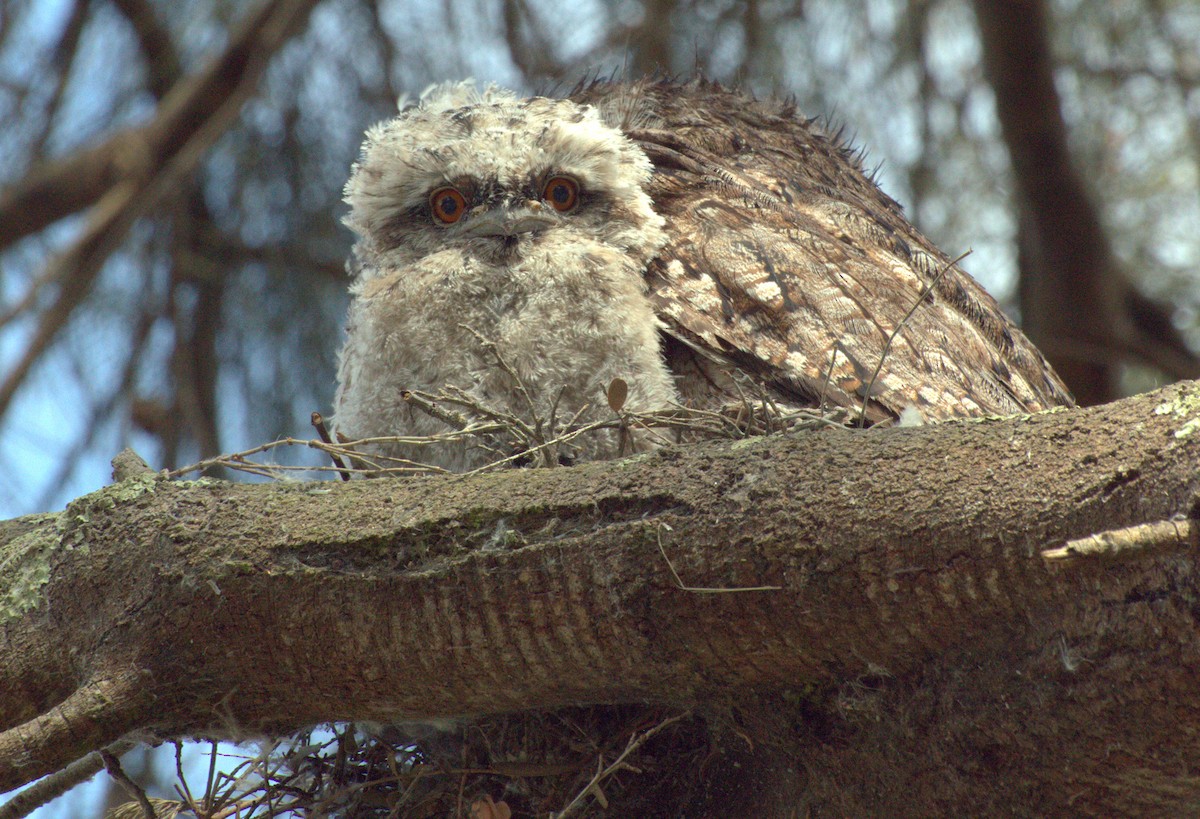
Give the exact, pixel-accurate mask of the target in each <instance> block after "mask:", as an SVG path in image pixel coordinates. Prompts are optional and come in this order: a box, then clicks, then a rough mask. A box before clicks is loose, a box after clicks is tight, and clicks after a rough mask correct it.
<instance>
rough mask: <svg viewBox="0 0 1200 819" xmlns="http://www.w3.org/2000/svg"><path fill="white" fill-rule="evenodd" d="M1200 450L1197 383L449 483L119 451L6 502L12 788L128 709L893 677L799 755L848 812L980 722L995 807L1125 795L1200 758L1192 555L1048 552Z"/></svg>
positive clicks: (427, 714) (490, 708) (681, 694)
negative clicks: (279, 476) (9, 505)
mask: <svg viewBox="0 0 1200 819" xmlns="http://www.w3.org/2000/svg"><path fill="white" fill-rule="evenodd" d="M1198 459H1200V387H1198V386H1197V385H1196V384H1186V385H1178V386H1174V387H1171V388H1168V389H1165V390H1161V391H1159V392H1157V393H1153V394H1150V395H1146V396H1140V397H1138V398H1134V399H1129V400H1126V401H1122V402H1119V403H1115V404H1111V405H1108V406H1105V407H1099V408H1095V409H1090V410H1074V411H1057V412H1051V413H1044V414H1040V415H1036V416H1032V417H1014V418H1007V419H989V420H984V421H980V422H975V423H960V424H944V425H939V426H933V427H925V428H914V429H892V430H868V431H852V430H824V431H815V432H804V433H798V434H790V435H787V436H781V437H775V438H768V439H752V440H750V441H746V442H740V443H736V444H711V445H704V446H697V447H694V448H687V449H679V450H668V451H662V452H659V453H655V454H651V455H645V456H639V457H636V458H633V459H629V460H626V461H620V462H612V463H598V464H589V465H584V466H580V467H576V468H571V469H545V470H515V471H512V472H509V473H504V474H487V475H479V476H475V477H471V478H467V477H463V476H438V477H431V478H421V479H411V480H399V479H397V480H377V481H355V482H351V483H348V484H342V483H337V482H326V483H316V484H275V485H236V484H226V483H217V482H212V483H206V482H198V483H175V482H168V481H163V480H161V479H157V478H151V477H148V476H139V477H134V478H132V479H130V480H127V481H125V482H123V483H120V484H116V485H114V486H112V487H109V488H108V489H105V490H102V491H101V492H98V493H95V494H92V495H89V496H86V497H83V498H80V499H79V500H78V501H76V502H74V503H73V504H71V505H70V506H69V507H68V508H67V510H66V511H65V512H63V513H61V514H56V515H42V516H34V517H28V518H21V519H18V520H15V521H9V522H7V523H4V524H0V590H3V592H2V595H0V617H2V618H3V619H2V620H0V691H4V692H6V694H5V696H4V697H3V698H0V727H3V728H7V729H8V730H6V731H4V732H3V733H0V789H8V788H11V787H13V786H16V785H18V784H20V783H22V782H25V781H28V780H30V779H32V778H34V777H37V776H40V775H42V774H45V773H48V772H50V771H53V770H56V769H58V768H60V767H62V766H63V765H65V764H66V763H68V762H70V761H71V760H73V759H75V758H77V757H79V756H82V755H83V754H85V753H87V752H88V751H91V750H93V749H95V748H99V747H102V746H103V745H105V744H107V743H110V742H112V741H114V740H116V739H118V738H120V737H122V736H124V735H126V734H129V733H131V732H137V731H152V732H156V733H157V734H159V735H162V736H180V735H187V734H204V735H219V736H231V737H238V736H246V735H252V734H256V733H259V732H266V733H274V732H280V731H286V730H288V729H292V728H296V727H298V726H302V725H305V724H311V723H316V722H322V721H328V720H376V721H389V720H401V719H405V720H413V719H428V718H434V717H446V716H455V715H468V714H485V713H499V712H507V711H514V710H519V709H526V708H539V709H547V708H554V707H558V706H563V705H568V704H585V703H601V702H631V701H632V702H643V701H650V702H656V703H664V704H670V705H676V706H683V707H691V706H698V707H703V706H705V705H706V704H711V703H713V702H721V701H728V700H729V699H730V698H736V699H738V700H741V699H743V698H745V697H746V696H747V694H748V692H760V693H764V694H770V695H776V696H777V695H778V694H779V692H781V691H785V690H786V691H790V692H792V695H793V696H796V697H804V696H807V695H806V694H805V693H804V692H806V691H812V690H814V689H815V688H820V687H822V686H826V687H828V686H833V687H837V686H840V685H843V684H850V683H855V681H862V680H877V681H878V680H883V679H891V680H894V681H895V682H894V689H895V690H900V689H905V690H907V691H908V693H907V694H906V695H905V696H906V697H908V698H909V699H907V700H905V702H904V706H903V710H902V712H901V711H894V712H889V715H888V720H884V721H881V720H874V721H872V722H871V723H870V725H871V726H872V727H870V728H869V729H864V730H863V731H862V732H861V733H860V734H857V735H856V737H857V738H856V739H855V743H858V744H851V743H838V744H836V745H829V744H828V743H825V744H822V742H820V741H818V740H814V744H813V752H814V753H813V757H812V758H811V759H809V760H808V761H807V762H806V763H805V764H806V765H810V766H822V765H824V766H827V767H830V766H832V767H831V770H832V771H833V772H832V773H831V774H830V776H831V777H837V776H840V777H842V779H843V780H845V781H843V782H840V783H839V782H836V781H835V780H834V779H830V782H832V783H833V784H837V785H838V787H839V788H842V790H840V791H839V792H838V793H839V799H842V800H843V803H844V804H846V805H847V806H848V808H854V807H855V806H856V805H857V807H859V808H861V807H862V806H863V804H865V803H854V804H851V803H849V802H846V801H845V800H848V799H851V797H852V796H853V794H854V792H855V791H854V788H856V787H860V786H861V783H859V785H854V784H853V781H852V780H853V777H854V771H855V770H856V767H855V765H856V764H857V763H856V760H858V761H861V759H860V757H861V755H862V754H867V753H876V754H878V753H884V754H885V756H884V758H891V755H894V756H895V757H896V758H895V759H894V760H893V763H892V767H893V768H894V770H895V776H897V777H911V776H913V775H914V772H913V766H917V768H918V769H925V768H927V766H928V765H931V764H938V763H936V762H931V761H930V760H934V759H936V758H937V756H938V755H939V754H940V755H944V756H945V757H946V758H947V759H949V760H950V762H947V763H946V764H947V765H958V766H960V768H961V766H962V765H965V764H967V762H964V760H969V763H970V764H971V765H978V764H982V763H980V762H979V760H980V756H979V754H980V753H981V752H980V751H979V748H978V747H976V746H986V747H987V748H992V749H993V750H991V751H988V754H985V755H984V758H985V760H993V761H994V762H995V764H996V765H998V766H999V768H1001V769H1003V772H1004V773H1005V774H1006V776H1007V779H1006V780H1005V781H1006V782H1007V783H1009V785H1011V786H1012V787H1013V788H1016V789H1017V790H1015V791H1005V793H1004V794H1003V796H1004V797H1005V798H1007V799H1017V798H1018V796H1020V797H1021V798H1025V797H1028V798H1029V799H1034V798H1035V797H1036V798H1037V799H1052V800H1058V802H1057V804H1060V805H1064V806H1065V805H1066V800H1067V798H1068V797H1070V798H1072V799H1075V800H1076V801H1075V802H1073V803H1072V804H1073V805H1075V806H1076V807H1079V805H1080V804H1085V803H1088V804H1090V802H1089V801H1088V800H1092V799H1099V800H1100V802H1099V803H1100V804H1110V805H1111V804H1115V803H1114V802H1113V800H1112V789H1113V788H1116V787H1132V786H1131V785H1130V782H1132V781H1133V779H1136V781H1137V782H1142V783H1145V782H1149V783H1150V785H1147V787H1151V786H1154V785H1156V783H1157V784H1161V783H1162V782H1165V781H1167V780H1168V779H1170V777H1174V776H1176V775H1177V772H1178V771H1179V770H1180V769H1181V767H1180V766H1183V767H1182V769H1184V770H1186V769H1187V765H1188V764H1191V765H1192V766H1194V765H1195V764H1196V759H1195V751H1194V747H1193V746H1192V745H1191V744H1190V739H1189V738H1190V737H1191V736H1193V735H1194V732H1195V731H1196V730H1200V706H1198V705H1197V703H1198V702H1200V697H1197V693H1198V692H1197V688H1198V687H1200V683H1197V679H1200V677H1198V676H1197V674H1196V670H1197V667H1200V635H1197V632H1196V624H1195V614H1194V611H1193V608H1192V604H1191V602H1190V601H1191V600H1194V599H1197V597H1198V596H1200V577H1198V576H1197V573H1196V572H1195V555H1194V554H1192V553H1191V551H1190V547H1189V546H1188V542H1184V541H1181V543H1180V547H1179V548H1180V549H1182V550H1183V551H1174V552H1167V553H1166V554H1164V553H1163V551H1162V550H1146V551H1145V555H1146V558H1145V560H1125V561H1122V562H1120V563H1111V562H1104V565H1103V566H1102V567H1100V566H1099V563H1097V562H1091V561H1086V560H1084V561H1077V562H1074V563H1069V564H1067V565H1063V563H1062V562H1061V561H1047V560H1045V559H1044V558H1043V557H1042V552H1043V550H1044V549H1047V548H1054V547H1058V546H1062V545H1063V544H1064V543H1065V542H1066V541H1067V540H1070V539H1078V538H1083V537H1086V536H1088V535H1091V534H1095V533H1098V532H1103V531H1106V530H1111V529H1115V528H1118V527H1121V526H1129V525H1135V524H1139V523H1145V522H1151V521H1160V520H1167V519H1170V518H1171V517H1172V516H1173V515H1176V514H1180V513H1184V514H1187V513H1190V511H1191V509H1192V505H1193V497H1194V496H1195V493H1196V491H1197V489H1198V488H1200V474H1198V473H1197V471H1196V469H1195V463H1196V462H1197V460H1198ZM660 548H661V550H662V551H661V552H660ZM663 552H665V553H666V555H667V556H668V557H669V559H670V563H671V565H672V566H673V567H674V569H675V570H676V571H677V572H678V574H679V576H680V578H681V579H682V581H683V583H684V584H686V585H687V586H689V587H703V588H727V589H735V588H746V587H757V586H780V587H782V589H779V590H775V589H767V590H753V591H743V592H738V591H730V592H728V593H723V594H700V593H694V592H691V591H688V590H686V589H682V588H680V587H679V584H678V583H677V582H676V581H675V579H674V578H673V576H672V570H671V567H669V566H668V565H667V562H666V561H665V560H664V559H663ZM905 681H911V682H912V686H910V687H909V688H905V686H909V683H908V682H905ZM918 683H919V685H918ZM939 697H943V698H945V699H942V700H939V699H938V698H939ZM930 698H932V700H931V699H930ZM925 711H929V712H930V714H931V715H932V716H931V715H926V716H927V717H928V719H934V720H935V723H933V724H930V723H929V722H928V719H926V721H925V722H920V721H918V720H917V716H919V715H921V714H923V713H924V712H925ZM922 718H923V719H925V717H922ZM891 724H895V725H900V726H901V727H903V732H902V733H899V734H895V735H892V734H886V735H885V732H884V731H883V730H882V728H881V727H880V726H882V725H891ZM898 730H899V729H898ZM1048 737H1051V738H1053V742H1051V740H1050V739H1048ZM871 743H878V745H879V748H882V749H884V750H882V751H880V750H878V749H876V750H875V751H871V750H870V748H871V747H874V746H871ZM1114 743H1115V745H1114ZM963 745H971V748H972V749H973V750H972V751H971V753H970V754H966V755H964V754H963V747H962V746H963ZM908 746H912V749H910V750H905V748H906V747H908ZM1114 747H1119V749H1120V754H1121V756H1120V758H1119V759H1118V760H1117V762H1114V757H1113V748H1114ZM997 748H998V749H999V750H996V749H997ZM906 755H911V759H910V758H909V756H906ZM926 757H928V759H927V758H926ZM1130 759H1134V760H1135V762H1136V764H1135V765H1131V764H1127V763H1128V762H1129V760H1130ZM955 760H956V761H955ZM1189 760H1190V763H1189ZM1118 763H1119V764H1118ZM987 764H992V763H991V762H987ZM922 766H925V767H922ZM1114 766H1115V767H1114ZM815 769H816V768H813V770H815ZM858 769H860V768H858ZM947 771H948V773H946V774H945V781H946V782H947V783H951V784H952V785H953V786H954V787H958V786H959V785H960V784H961V781H962V776H966V774H963V773H962V771H961V770H960V771H959V772H958V776H959V778H958V779H955V778H954V776H953V775H952V773H953V772H952V771H951V768H947ZM1123 777H1124V778H1123ZM1130 777H1133V779H1130ZM906 781H907V780H906ZM980 782H983V779H980ZM878 784H879V783H878V782H875V783H874V784H871V785H870V786H869V787H876V786H878ZM1009 785H1006V787H1008V786H1009ZM949 786H950V785H947V787H949ZM962 787H966V786H965V785H963V786H962ZM1022 789H1024V790H1022ZM992 790H993V791H994V790H995V788H994V787H993V789H992ZM1144 790H1145V789H1143V791H1138V793H1143V792H1144ZM1176 790H1178V788H1176ZM1184 790H1185V791H1187V788H1184ZM985 793H987V791H985ZM1030 794H1032V795H1030ZM1184 795H1185V796H1186V793H1185V794H1184ZM1193 795H1194V794H1193ZM1160 797H1161V794H1160ZM992 798H999V797H998V796H993V797H992ZM1163 798H1165V797H1162V798H1160V799H1159V801H1158V802H1157V803H1156V804H1160V805H1161V804H1162V803H1163V802H1162V799H1163ZM1177 798H1183V797H1177ZM1081 799H1082V800H1083V802H1080V801H1079V800H1081ZM1106 800H1107V801H1106ZM1010 804H1016V803H1015V802H1014V803H1010ZM1044 807H1045V809H1046V810H1048V811H1050V812H1053V810H1054V807H1053V804H1052V803H1050V802H1047V803H1045V804H1044ZM914 809H915V808H914Z"/></svg>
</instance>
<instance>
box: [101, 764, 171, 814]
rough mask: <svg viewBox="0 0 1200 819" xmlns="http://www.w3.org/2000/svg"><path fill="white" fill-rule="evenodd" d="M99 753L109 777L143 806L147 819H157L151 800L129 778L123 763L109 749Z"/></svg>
mask: <svg viewBox="0 0 1200 819" xmlns="http://www.w3.org/2000/svg"><path fill="white" fill-rule="evenodd" d="M99 753H100V758H101V759H103V760H104V769H105V770H106V771H108V775H109V776H111V777H112V778H113V779H115V780H117V781H118V782H120V783H121V787H122V788H124V789H125V792H126V793H128V794H129V795H130V796H131V797H133V798H134V799H135V800H137V803H138V804H139V805H141V806H142V813H144V814H145V815H146V819H157V817H158V813H157V812H156V811H155V810H154V806H153V805H151V804H150V800H149V799H147V798H146V792H145V791H144V790H142V789H141V788H140V787H138V784H137V783H136V782H134V781H133V780H132V779H130V778H129V776H128V775H127V774H126V773H125V771H124V770H123V769H122V768H121V761H120V760H119V759H117V758H116V757H115V756H113V753H112V751H110V750H108V749H107V748H105V749H104V750H102V751H100V752H99Z"/></svg>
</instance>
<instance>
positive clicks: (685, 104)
mask: <svg viewBox="0 0 1200 819" xmlns="http://www.w3.org/2000/svg"><path fill="white" fill-rule="evenodd" d="M605 89H609V90H608V91H606V90H605ZM606 93H607V94H609V95H610V96H609V98H608V99H606ZM618 95H619V99H614V97H617V96H618ZM578 96H579V97H580V98H581V99H583V100H584V101H588V102H593V103H595V104H599V105H600V106H601V107H605V106H606V105H607V106H608V107H609V109H610V111H609V115H610V116H612V111H618V112H620V116H621V118H622V119H623V122H622V125H623V128H624V130H625V131H626V133H627V134H629V136H630V137H631V138H633V139H634V140H636V141H637V142H638V143H639V144H640V145H641V146H642V148H643V149H644V150H645V151H646V153H647V154H648V156H649V157H650V159H651V161H652V162H653V163H654V166H655V171H656V173H655V177H654V179H653V181H652V182H651V187H650V193H651V196H652V197H653V198H654V201H655V207H656V208H657V209H658V210H659V212H660V213H662V214H663V215H664V216H665V217H666V219H667V231H668V234H669V237H670V239H669V242H668V245H667V246H666V247H665V248H664V249H663V251H662V252H661V253H660V255H659V258H658V259H657V260H656V261H655V263H654V264H653V265H652V268H651V270H650V273H649V276H650V285H651V292H652V298H653V299H654V300H655V302H656V304H657V305H658V309H659V311H660V315H661V317H662V318H663V320H664V321H665V322H666V323H667V327H668V332H669V333H671V334H672V335H674V336H675V337H676V338H678V339H679V340H681V341H683V342H684V343H686V344H688V345H689V346H690V347H692V348H693V349H696V350H700V351H702V352H703V353H704V354H705V355H707V356H708V357H710V358H713V359H715V360H719V361H723V362H726V363H728V364H729V365H731V366H732V367H733V368H734V369H736V370H740V371H743V372H747V373H749V374H751V375H753V376H755V377H756V378H757V379H758V380H760V381H761V382H763V383H765V384H767V385H769V386H770V387H772V388H773V390H775V391H776V392H777V393H778V394H779V395H780V396H781V397H782V398H783V399H784V400H787V401H790V402H793V403H797V404H804V405H816V404H818V403H821V402H824V403H825V404H826V405H833V406H846V407H854V408H858V407H860V406H862V403H863V396H864V395H865V392H866V389H867V385H868V384H871V382H872V379H873V378H874V383H873V386H872V387H871V400H870V402H868V407H867V417H868V419H870V420H872V421H878V420H883V419H887V418H896V417H898V416H899V414H900V412H901V411H902V410H904V409H905V408H906V407H915V408H916V409H918V410H920V412H921V413H922V415H923V416H924V417H925V418H926V419H927V420H940V419H946V418H955V417H967V416H976V415H981V414H989V413H1013V412H1021V411H1036V410H1040V409H1044V408H1047V407H1050V406H1056V405H1061V404H1069V403H1070V402H1071V399H1070V396H1069V394H1068V392H1067V390H1066V388H1065V387H1064V386H1063V384H1062V383H1061V381H1060V380H1059V379H1058V377H1057V376H1056V375H1055V374H1054V372H1053V371H1052V370H1051V369H1050V367H1049V365H1048V364H1047V363H1046V361H1045V359H1044V358H1043V357H1042V355H1041V354H1040V353H1039V352H1038V351H1037V349H1036V348H1034V347H1033V345H1032V344H1031V343H1030V342H1029V341H1028V340H1027V339H1026V338H1025V337H1024V336H1023V335H1022V334H1021V333H1020V331H1019V330H1017V329H1016V327H1014V326H1013V325H1012V323H1011V322H1010V321H1009V320H1008V318H1007V317H1005V316H1004V314H1003V313H1002V312H1001V310H1000V308H999V306H998V305H997V304H996V302H995V300H994V299H992V298H991V296H989V295H988V294H987V293H986V292H985V291H984V290H983V288H981V287H980V286H979V285H978V284H977V283H976V282H975V281H974V280H973V279H972V278H971V277H970V276H968V275H967V274H966V273H964V272H962V271H961V270H959V269H958V268H957V267H949V269H946V268H947V266H949V264H950V261H951V260H950V259H949V258H947V257H946V256H945V254H943V253H942V252H941V251H939V250H938V249H937V248H936V247H934V246H933V245H932V243H930V242H929V241H928V240H927V239H926V238H925V237H923V236H922V235H921V234H920V233H919V232H918V231H917V230H916V229H915V228H913V227H912V226H911V225H910V224H909V223H908V222H907V220H905V218H904V216H903V214H902V212H901V209H900V207H899V205H897V204H896V203H895V202H894V201H893V200H891V199H890V198H888V197H887V196H886V195H885V194H883V193H882V192H881V191H880V190H879V189H878V187H876V185H875V184H874V183H873V182H872V181H871V180H870V178H869V177H868V176H867V175H866V174H865V173H864V172H863V171H862V170H861V168H860V166H859V163H858V160H857V157H855V156H854V155H853V154H852V153H851V152H850V151H848V150H847V149H845V148H844V147H842V146H841V145H839V144H838V143H837V141H836V140H835V139H832V138H830V137H828V136H826V135H824V134H823V133H822V132H821V131H819V130H818V129H817V128H816V127H815V126H814V125H813V123H812V122H811V121H805V120H802V119H799V118H797V117H796V116H795V114H794V112H793V111H792V110H790V109H789V108H788V107H787V106H782V105H768V104H765V103H759V102H755V101H753V100H750V99H749V98H747V97H745V96H743V95H741V94H738V93H735V92H731V91H728V90H725V89H722V88H720V87H718V86H715V85H713V84H710V83H704V82H694V83H690V84H688V85H683V86H681V85H678V84H674V85H671V84H649V85H645V86H642V87H641V88H638V89H635V90H634V91H632V92H631V91H630V90H629V89H628V88H621V87H618V86H604V85H597V86H593V87H591V88H590V89H584V90H582V91H581V92H580V93H579V94H578ZM914 305H916V307H915V309H913V308H914ZM910 311H911V315H909V313H910ZM906 316H908V317H907V319H906V318H905V317H906ZM898 327H899V328H900V329H899V331H898V332H896V330H897V328H898ZM893 334H894V338H893ZM889 339H891V342H890V346H889ZM885 350H886V355H885ZM881 361H882V365H880V362H881ZM877 369H878V374H877V375H876V370H877Z"/></svg>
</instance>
